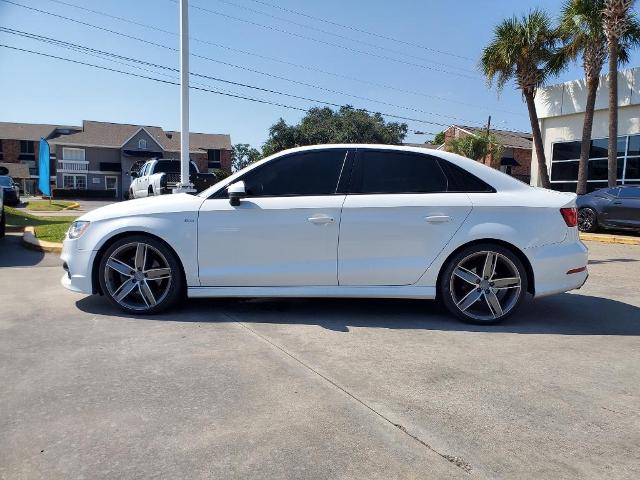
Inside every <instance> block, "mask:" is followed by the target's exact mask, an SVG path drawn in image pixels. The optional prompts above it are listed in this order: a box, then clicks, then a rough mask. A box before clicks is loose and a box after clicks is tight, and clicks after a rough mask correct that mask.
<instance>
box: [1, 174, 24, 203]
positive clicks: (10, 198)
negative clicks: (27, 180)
mask: <svg viewBox="0 0 640 480" xmlns="http://www.w3.org/2000/svg"><path fill="white" fill-rule="evenodd" d="M0 188H2V190H4V204H5V205H10V206H12V207H13V206H16V205H18V204H19V203H20V187H19V186H18V185H17V184H16V183H14V181H13V178H11V177H10V176H8V175H0Z"/></svg>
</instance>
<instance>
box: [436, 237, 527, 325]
mask: <svg viewBox="0 0 640 480" xmlns="http://www.w3.org/2000/svg"><path fill="white" fill-rule="evenodd" d="M490 253H491V254H492V257H491V258H492V259H493V258H496V260H495V266H494V267H492V268H491V267H489V272H493V273H490V276H488V278H487V276H485V275H483V273H485V272H484V269H485V268H486V267H485V264H489V261H488V260H487V259H488V258H489V254H490ZM489 265H493V260H491V263H490V264H489ZM458 267H460V268H458ZM454 271H455V272H456V274H454ZM459 275H462V276H459ZM462 277H464V279H463V278H462ZM509 281H510V283H509ZM477 282H480V283H477ZM511 284H512V286H509V285H511ZM498 285H500V286H498ZM516 285H517V286H516ZM527 287H528V281H527V271H526V269H525V267H524V265H523V264H522V262H521V261H520V259H519V258H518V256H517V255H515V254H514V253H513V252H512V251H511V250H509V249H508V248H505V247H503V246H501V245H497V244H494V243H479V244H475V245H470V246H468V247H464V248H462V249H461V250H460V251H458V252H457V253H456V254H454V255H453V256H452V257H451V258H450V259H449V260H448V261H447V263H446V264H445V265H444V267H443V270H442V273H441V275H440V278H439V281H438V287H437V290H438V292H437V295H438V299H439V300H440V301H441V302H442V304H443V305H444V306H445V307H446V309H447V310H448V311H449V312H450V313H452V314H453V315H455V316H456V317H458V318H459V319H460V320H462V321H463V322H466V323H473V324H477V325H491V324H495V323H499V322H502V321H504V320H506V319H507V318H509V317H510V316H511V315H513V314H514V313H515V312H516V311H517V309H518V308H519V307H520V305H521V304H522V302H523V300H524V298H525V296H526V293H527ZM476 297H477V299H476V300H474V299H475V298H476ZM496 300H497V306H496V304H495V302H496ZM471 301H473V303H470V304H469V305H468V306H467V305H466V302H471ZM492 305H493V306H492ZM465 306H466V308H465Z"/></svg>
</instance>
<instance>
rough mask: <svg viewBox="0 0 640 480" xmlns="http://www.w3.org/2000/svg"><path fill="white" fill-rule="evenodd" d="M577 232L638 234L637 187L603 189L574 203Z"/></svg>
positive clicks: (639, 197)
mask: <svg viewBox="0 0 640 480" xmlns="http://www.w3.org/2000/svg"><path fill="white" fill-rule="evenodd" d="M577 206H578V228H579V229H580V230H581V231H583V232H595V231H596V230H598V229H599V228H611V229H620V230H637V231H640V185H621V186H619V187H613V188H602V189H600V190H596V191H594V192H591V193H589V194H587V195H581V196H579V197H578V200H577Z"/></svg>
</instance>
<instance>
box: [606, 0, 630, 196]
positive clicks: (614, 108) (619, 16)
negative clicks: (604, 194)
mask: <svg viewBox="0 0 640 480" xmlns="http://www.w3.org/2000/svg"><path fill="white" fill-rule="evenodd" d="M633 3H634V1H633V0H605V6H604V12H603V17H604V18H603V26H604V33H605V35H606V37H607V49H608V54H609V155H608V162H607V164H608V175H607V179H608V184H609V186H610V187H615V186H616V184H617V180H618V179H617V176H618V142H617V138H618V59H619V55H620V43H621V40H622V39H623V38H624V37H625V36H626V35H627V34H628V33H629V31H630V30H632V29H634V28H635V18H634V13H633V12H632V10H631V7H632V6H633Z"/></svg>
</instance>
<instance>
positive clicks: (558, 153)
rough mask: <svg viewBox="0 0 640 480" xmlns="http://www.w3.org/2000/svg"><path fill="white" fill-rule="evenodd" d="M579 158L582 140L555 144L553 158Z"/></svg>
mask: <svg viewBox="0 0 640 480" xmlns="http://www.w3.org/2000/svg"><path fill="white" fill-rule="evenodd" d="M605 157H606V155H605ZM579 158H580V142H558V143H554V144H553V158H552V159H553V160H576V159H579Z"/></svg>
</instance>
